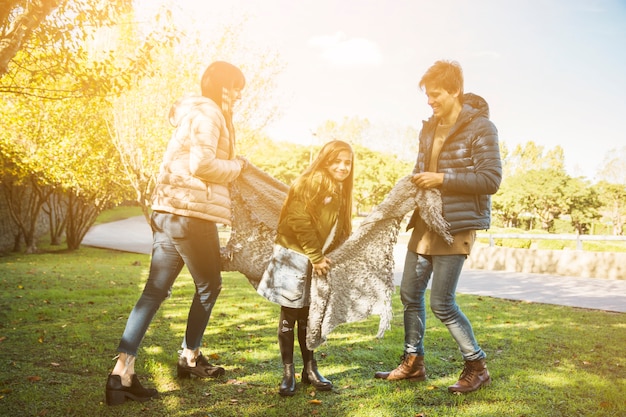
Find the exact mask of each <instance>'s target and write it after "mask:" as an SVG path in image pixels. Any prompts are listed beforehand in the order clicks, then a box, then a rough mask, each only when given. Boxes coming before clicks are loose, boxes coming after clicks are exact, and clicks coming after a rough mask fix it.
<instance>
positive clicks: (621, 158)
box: [598, 146, 626, 185]
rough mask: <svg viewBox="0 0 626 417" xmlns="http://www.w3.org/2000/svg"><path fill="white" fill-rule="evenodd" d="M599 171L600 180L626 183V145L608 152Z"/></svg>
mask: <svg viewBox="0 0 626 417" xmlns="http://www.w3.org/2000/svg"><path fill="white" fill-rule="evenodd" d="M602 167H603V168H602V169H601V170H600V171H599V173H598V177H599V178H600V180H603V181H605V182H607V183H612V184H622V185H626V146H623V147H621V148H619V149H612V150H610V151H609V152H607V154H606V156H605V157H604V161H603V163H602Z"/></svg>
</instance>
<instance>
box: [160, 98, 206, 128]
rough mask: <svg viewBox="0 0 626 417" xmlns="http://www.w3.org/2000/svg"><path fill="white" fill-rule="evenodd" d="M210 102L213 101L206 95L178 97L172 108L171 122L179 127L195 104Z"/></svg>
mask: <svg viewBox="0 0 626 417" xmlns="http://www.w3.org/2000/svg"><path fill="white" fill-rule="evenodd" d="M208 103H213V101H212V100H211V99H208V98H206V97H204V96H198V95H189V96H185V97H183V98H180V99H178V100H177V101H176V102H175V103H174V104H173V105H172V107H171V108H170V113H169V121H170V124H171V125H172V126H174V127H177V126H178V125H179V124H180V122H181V120H182V119H183V118H184V117H185V116H187V115H188V114H189V113H190V112H191V110H192V109H193V108H194V107H195V106H199V105H202V104H208Z"/></svg>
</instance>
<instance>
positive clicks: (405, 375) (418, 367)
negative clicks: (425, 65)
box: [374, 353, 426, 381]
mask: <svg viewBox="0 0 626 417" xmlns="http://www.w3.org/2000/svg"><path fill="white" fill-rule="evenodd" d="M374 378H380V379H386V380H388V381H398V380H400V379H408V380H409V381H423V380H425V379H426V367H425V366H424V356H417V355H415V354H408V353H405V354H404V355H402V362H401V363H400V365H398V367H397V368H396V369H394V370H393V371H391V372H376V374H375V375H374Z"/></svg>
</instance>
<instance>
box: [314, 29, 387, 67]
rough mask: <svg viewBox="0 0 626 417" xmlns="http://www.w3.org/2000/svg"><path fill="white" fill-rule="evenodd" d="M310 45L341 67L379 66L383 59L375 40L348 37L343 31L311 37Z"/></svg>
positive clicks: (331, 63) (330, 62)
mask: <svg viewBox="0 0 626 417" xmlns="http://www.w3.org/2000/svg"><path fill="white" fill-rule="evenodd" d="M309 45H310V46H313V47H315V48H318V49H321V57H322V59H324V60H325V61H327V62H328V63H329V64H330V65H331V66H333V67H337V68H341V69H354V68H357V67H363V66H379V65H380V64H381V63H382V61H383V56H382V53H381V52H380V48H379V47H378V45H377V44H376V43H375V42H372V41H370V40H368V39H364V38H348V37H347V36H346V35H345V34H344V33H342V32H337V33H335V34H334V35H321V36H315V37H313V38H311V39H309Z"/></svg>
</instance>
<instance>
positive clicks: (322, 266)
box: [313, 257, 332, 276]
mask: <svg viewBox="0 0 626 417" xmlns="http://www.w3.org/2000/svg"><path fill="white" fill-rule="evenodd" d="M331 263H332V261H331V260H330V259H328V258H327V257H324V259H323V260H322V261H321V262H318V263H316V264H313V273H314V274H316V275H319V276H322V275H326V274H327V273H328V271H330V264H331Z"/></svg>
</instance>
